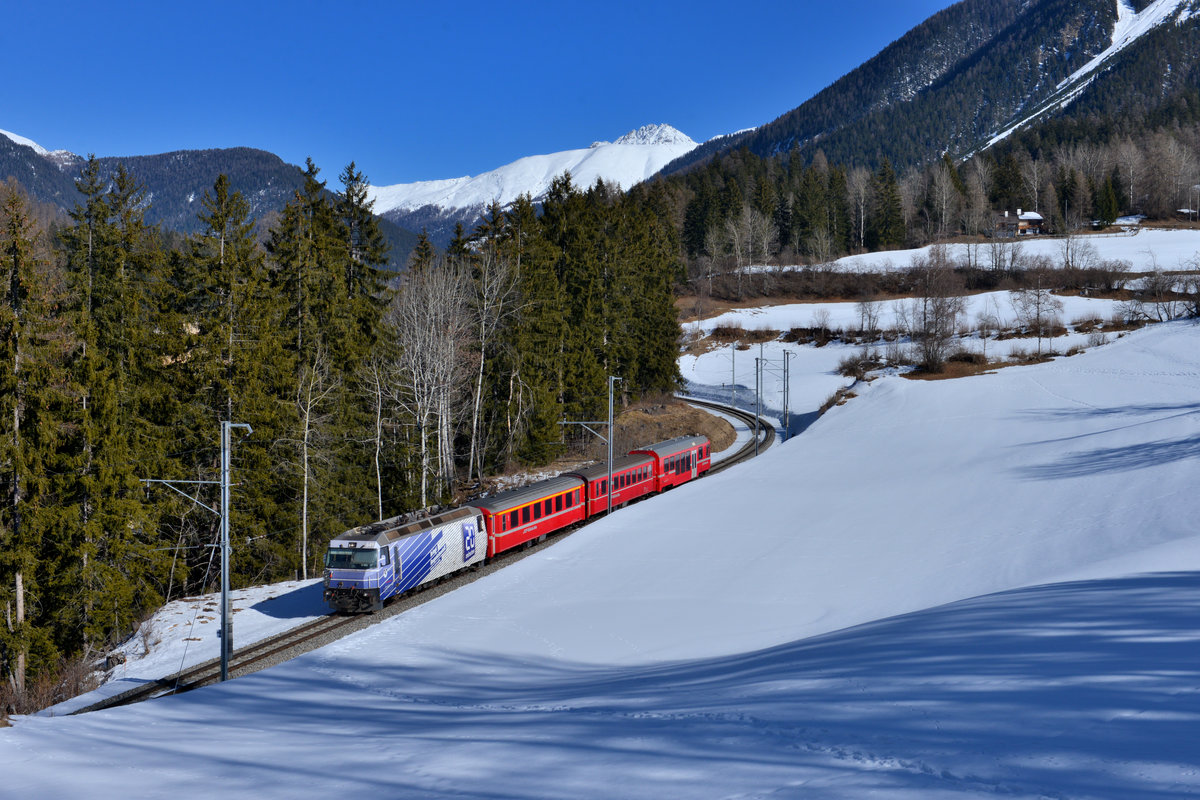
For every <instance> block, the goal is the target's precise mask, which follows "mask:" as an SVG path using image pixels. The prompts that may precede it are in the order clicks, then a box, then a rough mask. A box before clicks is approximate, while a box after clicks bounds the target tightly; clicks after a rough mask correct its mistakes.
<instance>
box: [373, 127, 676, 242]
mask: <svg viewBox="0 0 1200 800" xmlns="http://www.w3.org/2000/svg"><path fill="white" fill-rule="evenodd" d="M696 146H697V145H696V142H694V141H692V140H691V139H690V138H689V137H688V136H687V135H685V134H683V133H681V132H679V131H678V130H676V129H675V128H672V127H671V126H670V125H646V126H643V127H641V128H638V129H637V130H635V131H631V132H629V133H627V134H625V135H624V136H622V137H620V138H619V139H617V140H616V141H614V142H595V143H593V144H592V145H591V147H587V148H583V149H579V150H565V151H562V152H559V153H548V154H545V155H535V156H526V157H525V158H521V159H518V160H516V161H514V162H512V163H511V164H506V165H504V166H502V167H498V168H496V169H494V170H491V171H489V172H485V173H483V174H481V175H475V176H467V177H462V178H451V179H447V180H435V181H418V182H416V183H398V184H394V185H392V186H372V187H371V188H370V199H371V200H373V201H374V203H375V213H376V214H379V215H380V216H383V217H384V218H386V219H390V220H392V221H394V222H396V223H397V224H399V225H403V226H405V227H407V228H409V229H411V230H421V229H422V228H426V229H430V231H431V234H432V235H434V238H435V241H436V240H437V239H438V236H439V235H444V234H445V233H446V232H447V231H448V230H450V229H452V228H453V225H454V223H455V222H458V221H460V220H462V221H465V222H466V224H467V227H468V228H469V227H471V225H472V224H473V223H474V220H475V219H477V218H478V217H479V216H480V215H481V214H482V213H483V211H484V210H485V209H486V208H487V207H488V206H489V205H490V204H491V203H492V202H493V201H495V202H499V203H500V205H501V206H507V205H509V204H511V203H512V202H513V201H514V200H516V199H517V198H518V197H520V196H521V195H523V194H528V195H529V196H530V197H532V198H533V199H534V200H535V201H537V200H540V199H541V198H542V197H543V196H544V195H545V194H546V192H547V191H549V189H550V183H551V182H552V181H553V180H554V179H555V178H556V177H558V176H560V175H562V174H563V173H564V172H569V173H571V180H572V182H573V183H574V184H575V185H576V186H583V187H587V186H590V185H592V184H594V183H595V182H596V181H597V180H603V181H606V182H609V183H615V184H617V185H619V186H620V187H621V188H622V189H628V188H630V187H631V186H633V185H634V184H637V183H640V182H642V181H644V180H646V179H647V178H649V177H651V176H652V175H654V174H656V173H657V172H658V171H659V170H661V169H662V168H663V167H664V166H666V165H667V164H668V163H669V162H671V161H673V160H674V159H676V158H678V157H679V156H682V155H684V154H685V153H688V152H690V151H691V150H692V149H694V148H695V147H696Z"/></svg>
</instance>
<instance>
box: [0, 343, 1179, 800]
mask: <svg viewBox="0 0 1200 800" xmlns="http://www.w3.org/2000/svg"><path fill="white" fill-rule="evenodd" d="M825 349H826V348H809V350H810V351H812V352H813V353H818V352H820V353H823V351H825ZM752 355H755V354H754V353H747V354H746V355H745V358H746V359H747V360H748V359H749V357H750V356H752ZM722 357H723V356H722V354H721V353H720V352H718V351H714V352H713V353H711V354H709V355H708V356H706V357H705V358H707V359H710V360H711V361H712V365H711V366H712V367H713V368H714V369H715V368H716V367H718V366H720V365H721V362H720V359H721V358H722ZM821 357H825V356H824V355H822V356H821ZM798 358H799V357H798ZM725 366H726V367H728V365H727V364H726V365H725ZM746 367H747V365H746V364H743V365H742V368H743V370H744V369H746ZM749 368H750V369H751V370H752V367H749ZM822 373H823V370H822V369H821V368H819V367H816V366H810V367H807V368H801V367H799V366H796V370H795V372H794V373H793V375H794V376H795V375H800V376H803V377H801V378H800V379H799V381H798V383H797V387H799V386H801V385H802V384H803V383H804V382H806V381H807V379H808V378H807V376H808V375H819V374H822ZM742 374H743V375H744V374H746V373H745V372H743V373H742ZM855 391H856V393H857V395H858V396H857V397H855V398H853V399H852V400H850V401H849V402H848V403H847V404H846V405H844V406H840V407H835V408H834V409H833V410H832V411H830V412H829V413H828V414H826V415H825V416H824V417H822V418H820V419H819V420H817V421H815V422H814V423H812V424H811V426H810V427H808V429H807V430H806V431H805V432H804V433H803V434H801V435H799V436H795V437H794V438H792V439H791V440H790V441H789V442H787V443H785V444H783V445H781V446H778V447H775V448H772V449H771V450H770V451H768V452H767V453H765V454H764V455H763V456H761V457H760V458H758V459H756V460H754V461H753V462H752V463H750V464H748V465H746V466H743V467H739V468H737V469H734V470H730V471H728V472H725V473H723V474H720V475H715V476H712V477H709V478H705V479H704V480H702V481H699V482H697V483H695V484H690V485H685V486H683V487H680V488H678V489H676V490H673V491H671V492H669V493H668V494H666V495H664V496H662V497H659V498H654V499H652V500H649V501H647V502H643V503H639V504H636V505H634V506H632V507H629V508H626V509H622V510H620V511H619V512H617V513H615V514H614V515H612V516H611V517H609V518H606V519H602V520H600V521H598V522H596V523H594V524H592V525H590V526H588V527H587V528H586V529H584V530H582V531H580V532H578V533H576V534H575V535H573V536H571V537H570V538H567V539H564V540H562V541H559V542H557V543H555V544H553V545H552V546H550V547H548V548H546V549H544V550H542V551H540V552H538V553H535V554H533V555H531V556H530V557H528V558H526V559H524V560H523V561H521V562H519V563H516V564H514V565H512V566H511V567H508V568H506V569H504V570H501V571H500V572H498V573H496V574H493V575H490V576H487V577H485V578H482V579H480V580H478V581H476V582H475V583H473V584H471V585H469V586H467V587H464V588H462V589H459V590H457V591H455V592H453V593H451V594H449V595H446V596H443V597H440V598H437V599H435V600H433V601H431V602H429V603H427V604H425V605H423V606H421V607H419V608H416V609H414V610H412V611H410V612H406V613H405V614H403V615H402V616H400V617H398V618H395V619H393V620H390V621H388V622H385V623H383V624H380V625H377V626H374V627H373V628H371V629H369V630H366V631H363V632H361V633H358V634H355V635H353V636H350V637H347V638H346V639H343V640H341V641H340V642H338V643H336V644H334V645H331V646H328V647H325V648H323V649H321V650H319V651H316V652H313V653H310V654H309V655H307V656H304V657H301V658H299V659H296V660H295V661H292V662H290V663H288V664H285V665H282V666H280V667H276V668H273V669H270V670H266V671H264V672H261V673H258V674H256V675H252V676H249V677H246V678H239V679H237V680H234V681H231V682H229V683H226V684H224V685H221V686H219V687H216V688H211V689H202V690H198V691H195V692H193V693H190V694H187V695H183V696H180V697H176V698H165V699H161V700H156V701H151V702H148V703H144V704H141V705H139V706H135V707H129V708H123V709H115V710H111V711H106V712H96V713H92V714H87V715H83V716H79V717H18V718H16V719H15V720H14V727H13V728H11V729H7V730H0V774H2V775H3V776H4V782H3V784H2V785H3V789H4V791H6V792H10V793H12V795H13V796H14V797H17V796H23V797H32V796H43V797H53V796H68V795H73V794H83V793H86V794H87V795H88V796H91V797H98V798H102V799H103V798H127V797H178V796H183V797H187V796H198V794H199V795H205V796H211V795H220V796H223V797H231V798H241V797H260V796H264V795H270V796H295V797H310V796H318V795H320V796H327V795H367V794H370V795H372V796H388V797H405V798H443V797H445V798H448V797H464V796H467V797H514V798H515V797H520V798H561V797H572V798H605V800H607V799H608V798H613V797H621V798H655V799H656V800H658V798H662V797H687V798H733V797H738V798H767V797H770V798H805V799H806V800H808V799H809V798H860V797H868V796H870V797H886V798H914V799H915V798H922V800H924V798H982V797H992V796H995V795H996V794H1002V795H1004V796H1009V797H1015V798H1044V797H1055V798H1112V799H1113V800H1117V799H1118V798H1120V799H1121V800H1125V799H1127V798H1133V797H1138V798H1148V797H1163V798H1166V797H1172V798H1175V797H1188V796H1197V795H1200V767H1198V766H1197V765H1198V764H1200V743H1198V742H1197V739H1196V738H1195V736H1194V732H1195V729H1196V725H1197V724H1198V723H1200V692H1198V691H1197V687H1198V686H1200V665H1198V662H1197V660H1196V657H1195V656H1196V654H1197V652H1200V649H1198V648H1200V645H1198V644H1197V637H1200V625H1198V624H1197V621H1196V620H1197V617H1196V614H1195V611H1194V609H1195V607H1196V603H1197V601H1198V600H1200V535H1198V534H1197V532H1196V529H1195V525H1194V523H1193V520H1194V519H1195V518H1196V516H1197V514H1200V495H1197V493H1196V491H1195V484H1196V479H1197V477H1200V471H1198V469H1197V466H1198V464H1200V461H1198V459H1200V403H1198V402H1197V397H1200V327H1198V326H1197V325H1196V324H1195V323H1194V322H1191V321H1187V322H1176V323H1168V324H1164V325H1158V326H1153V327H1150V328H1147V329H1143V330H1141V331H1136V332H1133V333H1128V334H1125V335H1123V336H1121V337H1120V338H1115V339H1114V340H1113V341H1112V342H1111V343H1109V344H1106V345H1103V346H1100V347H1096V348H1093V349H1091V350H1089V351H1087V352H1085V353H1083V354H1081V355H1077V356H1074V357H1071V358H1062V359H1058V360H1056V361H1054V362H1051V363H1046V364H1040V365H1034V366H1026V367H1014V368H1008V369H1004V370H1001V371H999V372H996V373H995V374H989V375H981V376H977V377H973V378H967V379H961V380H957V381H941V382H919V381H909V380H906V379H904V378H903V377H900V376H897V375H894V374H891V375H884V376H883V377H880V378H878V379H877V380H875V381H873V382H871V383H863V384H859V385H858V386H856V387H855ZM312 591H313V590H312V587H308V586H298V587H295V588H293V589H291V590H290V591H288V592H285V593H284V594H283V595H282V596H280V597H277V598H276V599H274V600H271V601H269V602H268V601H263V602H262V603H261V605H260V607H258V609H257V611H258V612H259V613H263V614H266V615H268V616H274V617H276V618H286V617H288V616H289V615H290V616H294V617H295V618H296V619H297V620H299V619H302V618H304V617H305V616H307V615H308V614H310V613H311V601H310V600H308V601H306V600H305V599H304V598H306V597H308V596H309V595H306V594H305V592H308V593H309V594H311V592H312ZM272 608H274V609H275V610H274V611H272V610H271V609H272ZM235 619H236V615H235ZM235 630H236V622H235ZM199 635H200V636H201V637H202V639H203V641H202V642H200V643H198V644H197V645H196V646H201V645H204V646H209V647H211V648H215V643H214V640H213V637H212V632H211V630H210V631H208V632H206V633H204V634H199ZM197 787H204V788H203V791H199V790H198V789H197Z"/></svg>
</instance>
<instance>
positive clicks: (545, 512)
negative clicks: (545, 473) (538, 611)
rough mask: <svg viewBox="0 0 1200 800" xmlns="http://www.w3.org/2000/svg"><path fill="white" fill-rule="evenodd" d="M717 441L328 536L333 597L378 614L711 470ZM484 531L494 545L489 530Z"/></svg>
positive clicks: (678, 445) (646, 451) (663, 446)
mask: <svg viewBox="0 0 1200 800" xmlns="http://www.w3.org/2000/svg"><path fill="white" fill-rule="evenodd" d="M709 447H710V445H709V441H708V439H707V438H706V437H704V436H681V437H679V438H677V439H670V440H668V441H665V442H659V443H658V444H654V445H650V446H649V447H646V448H643V449H640V450H634V451H633V452H631V453H629V454H628V455H625V456H622V457H621V458H619V459H616V460H615V461H614V462H613V466H612V485H611V486H610V485H609V475H608V464H607V463H605V464H595V465H592V466H588V467H584V468H583V469H579V470H576V471H574V472H568V473H565V474H563V475H559V476H558V477H557V478H550V479H548V480H544V481H538V482H537V483H533V484H530V485H529V486H523V487H521V488H520V489H511V490H509V491H507V492H501V493H500V494H497V495H494V496H492V497H485V498H481V499H480V500H477V501H475V502H474V503H472V504H470V505H468V506H463V507H461V508H456V509H453V510H451V511H447V512H445V513H442V514H438V515H436V516H432V517H426V518H423V519H419V520H415V521H414V520H412V519H411V518H408V517H403V518H402V517H396V518H393V519H387V520H383V521H381V522H373V523H371V524H370V525H363V526H361V527H358V528H352V529H351V530H348V531H346V532H345V533H343V534H341V535H339V536H337V537H335V538H334V539H333V540H331V541H330V542H329V549H328V551H327V552H326V554H325V593H324V597H325V602H326V603H328V604H329V606H330V607H331V608H333V609H334V610H335V611H342V612H351V611H375V610H378V609H381V608H383V603H384V601H385V600H387V599H388V598H390V597H394V596H396V595H398V594H403V593H404V592H406V591H408V590H409V589H413V588H415V587H417V586H421V585H423V584H426V583H429V582H430V581H434V580H437V579H439V578H441V577H444V576H446V575H449V574H451V573H453V572H457V571H459V570H461V569H465V568H466V567H469V566H474V565H477V564H479V563H480V562H482V561H483V560H485V559H488V558H491V557H493V556H495V555H496V554H497V553H503V552H504V551H505V550H511V549H513V548H514V547H519V546H521V545H523V544H525V543H526V542H530V541H533V540H534V539H542V538H544V537H545V536H546V534H549V533H553V532H555V531H557V530H561V529H562V528H565V527H566V526H568V525H571V524H573V523H576V522H581V521H583V520H585V519H587V518H588V517H594V516H596V515H597V514H603V513H604V512H605V511H607V510H608V508H609V505H610V503H611V506H612V508H616V507H618V506H622V505H625V504H626V503H628V502H630V501H631V500H637V499H638V498H639V497H644V496H646V495H648V494H656V493H658V492H662V491H665V490H667V489H670V488H671V487H673V486H678V485H679V484H681V483H685V482H687V481H690V480H692V479H694V478H698V477H700V476H701V475H703V474H704V473H705V472H707V471H708V469H709V466H711V463H712V462H711V454H710V452H709ZM485 536H486V543H487V546H486V548H485V547H483V546H482V545H483V542H482V541H480V539H481V538H482V537H485Z"/></svg>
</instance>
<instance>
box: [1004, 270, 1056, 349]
mask: <svg viewBox="0 0 1200 800" xmlns="http://www.w3.org/2000/svg"><path fill="white" fill-rule="evenodd" d="M1052 279H1053V273H1052V272H1051V270H1050V268H1049V267H1048V266H1047V265H1044V264H1042V265H1038V266H1035V267H1034V268H1033V269H1031V270H1029V272H1027V273H1026V285H1025V286H1023V287H1022V288H1020V289H1018V290H1016V291H1015V292H1013V294H1012V306H1013V312H1014V313H1015V314H1016V316H1017V321H1018V322H1020V323H1021V324H1022V325H1024V326H1025V327H1026V328H1029V329H1030V330H1032V331H1033V332H1034V335H1035V336H1037V352H1038V355H1039V356H1040V355H1041V354H1042V339H1043V338H1045V337H1046V336H1048V335H1050V333H1051V330H1052V329H1053V328H1054V327H1055V326H1057V325H1059V324H1061V322H1060V320H1059V317H1058V315H1059V314H1060V313H1062V309H1063V304H1062V301H1061V300H1059V299H1058V298H1057V297H1055V296H1054V293H1053V290H1052V288H1051V281H1052Z"/></svg>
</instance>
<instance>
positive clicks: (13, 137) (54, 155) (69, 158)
mask: <svg viewBox="0 0 1200 800" xmlns="http://www.w3.org/2000/svg"><path fill="white" fill-rule="evenodd" d="M0 136H3V137H5V138H7V139H8V140H9V141H11V142H13V143H14V144H19V145H21V146H23V147H28V148H29V149H31V150H33V152H35V153H37V154H38V155H39V156H42V157H43V158H47V159H49V160H50V161H52V162H54V164H55V165H57V166H59V167H60V168H61V167H62V166H64V165H66V164H71V163H74V162H75V161H77V160H78V159H79V156H77V155H75V154H74V153H72V152H70V151H69V150H47V149H46V148H44V147H42V146H41V145H40V144H38V143H37V142H35V141H33V140H32V139H29V138H26V137H24V136H21V135H19V134H16V133H11V132H9V131H4V130H0Z"/></svg>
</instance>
